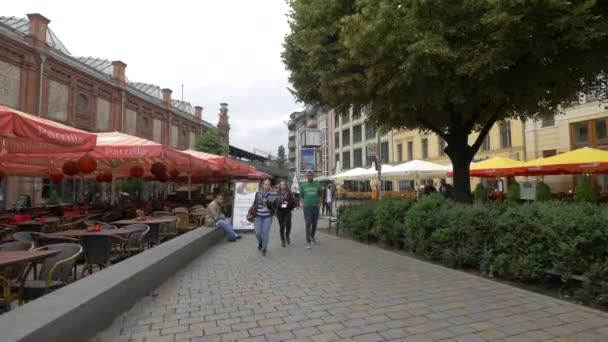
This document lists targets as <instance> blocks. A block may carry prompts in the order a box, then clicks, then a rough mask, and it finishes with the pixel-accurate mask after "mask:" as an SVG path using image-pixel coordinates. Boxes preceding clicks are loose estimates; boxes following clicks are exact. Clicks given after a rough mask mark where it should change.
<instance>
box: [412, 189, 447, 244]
mask: <svg viewBox="0 0 608 342" xmlns="http://www.w3.org/2000/svg"><path fill="white" fill-rule="evenodd" d="M452 203H453V202H451V201H447V200H446V199H445V198H443V197H442V196H441V195H439V194H432V195H428V196H423V197H422V198H420V199H419V200H418V201H416V203H415V204H414V205H412V207H411V208H410V210H409V211H408V213H407V217H406V219H405V225H404V227H403V228H404V229H405V231H404V236H405V238H406V244H407V245H408V247H409V248H410V251H412V252H415V253H419V254H422V255H431V253H432V241H431V235H432V234H433V232H434V231H435V229H437V228H440V227H441V223H442V221H443V220H442V217H441V215H440V214H441V213H442V211H443V210H445V209H446V208H445V207H447V206H449V205H450V204H452Z"/></svg>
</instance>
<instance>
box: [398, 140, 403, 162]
mask: <svg viewBox="0 0 608 342" xmlns="http://www.w3.org/2000/svg"><path fill="white" fill-rule="evenodd" d="M397 161H403V144H397Z"/></svg>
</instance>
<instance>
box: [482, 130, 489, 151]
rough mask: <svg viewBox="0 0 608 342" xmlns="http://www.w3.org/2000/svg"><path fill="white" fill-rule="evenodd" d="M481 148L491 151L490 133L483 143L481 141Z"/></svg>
mask: <svg viewBox="0 0 608 342" xmlns="http://www.w3.org/2000/svg"><path fill="white" fill-rule="evenodd" d="M481 150H482V151H489V150H490V135H489V134H488V135H486V137H485V138H484V139H483V143H481Z"/></svg>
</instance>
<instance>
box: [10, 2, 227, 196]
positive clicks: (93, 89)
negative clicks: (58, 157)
mask: <svg viewBox="0 0 608 342" xmlns="http://www.w3.org/2000/svg"><path fill="white" fill-rule="evenodd" d="M49 23H50V20H49V19H47V18H45V17H44V16H42V15H40V14H28V15H27V18H15V17H0V104H1V105H4V106H7V107H11V108H15V109H18V110H21V111H24V112H26V113H30V114H34V115H38V116H41V117H43V118H46V119H50V120H53V121H57V122H61V123H64V124H67V125H70V126H74V127H77V128H80V129H83V130H87V131H92V132H110V131H120V132H124V133H127V134H131V135H136V136H139V137H142V138H146V139H149V140H153V141H156V142H159V143H162V144H165V145H168V146H172V147H174V148H178V149H187V148H191V147H193V146H194V144H195V141H196V137H197V136H198V135H201V134H204V133H205V132H206V131H207V130H209V129H217V130H218V131H219V133H220V135H221V136H222V137H223V139H224V141H225V142H226V143H228V141H229V131H230V125H229V122H228V105H227V104H225V103H222V104H220V113H219V122H218V124H217V127H216V126H214V125H212V124H211V123H209V122H208V121H205V120H204V117H203V108H202V107H200V106H192V105H191V104H190V103H189V102H186V101H181V100H177V99H174V98H173V97H172V91H171V89H167V88H161V87H159V86H157V85H154V84H150V83H144V82H133V81H131V80H129V79H128V78H127V76H126V69H127V65H126V64H125V63H123V62H122V61H109V60H106V59H102V58H94V57H78V56H73V55H72V54H70V52H69V51H68V49H67V48H66V47H65V45H64V44H63V43H62V42H61V41H60V40H59V38H58V37H57V36H56V35H55V34H54V33H53V31H52V30H51V29H50V28H49ZM5 182H6V184H4V186H2V189H0V194H1V195H0V196H2V198H0V205H2V206H9V205H10V204H11V203H13V202H14V198H13V197H14V196H16V195H18V194H29V195H30V196H31V197H32V199H33V201H34V203H40V200H41V191H40V190H41V189H40V188H39V186H37V185H36V184H37V182H36V181H35V180H32V179H24V178H17V177H8V180H7V181H5ZM38 184H42V183H38Z"/></svg>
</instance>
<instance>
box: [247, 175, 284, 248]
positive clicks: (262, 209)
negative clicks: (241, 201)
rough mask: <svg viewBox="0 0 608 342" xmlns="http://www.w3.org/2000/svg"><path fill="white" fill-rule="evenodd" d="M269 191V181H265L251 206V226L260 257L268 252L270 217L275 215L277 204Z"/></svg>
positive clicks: (274, 194) (272, 193)
mask: <svg viewBox="0 0 608 342" xmlns="http://www.w3.org/2000/svg"><path fill="white" fill-rule="evenodd" d="M271 189H272V188H271V185H270V179H266V180H265V181H264V183H263V184H262V191H258V192H257V193H256V194H255V199H254V200H253V205H254V207H255V208H256V216H255V221H254V222H253V225H254V229H255V236H256V238H257V240H258V250H260V251H261V252H262V255H266V252H267V250H268V238H269V237H270V226H271V225H272V216H273V215H274V214H275V211H276V209H277V202H278V196H277V193H276V192H272V191H271Z"/></svg>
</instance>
